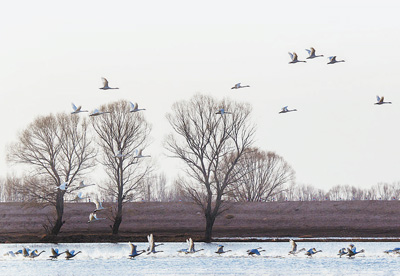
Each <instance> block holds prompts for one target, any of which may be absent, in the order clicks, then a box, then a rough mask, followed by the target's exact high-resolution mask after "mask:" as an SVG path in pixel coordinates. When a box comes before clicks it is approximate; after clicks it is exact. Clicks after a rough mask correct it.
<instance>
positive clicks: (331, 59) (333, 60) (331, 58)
mask: <svg viewBox="0 0 400 276" xmlns="http://www.w3.org/2000/svg"><path fill="white" fill-rule="evenodd" d="M328 59H329V62H328V63H327V64H334V63H338V62H344V60H336V56H332V57H328Z"/></svg>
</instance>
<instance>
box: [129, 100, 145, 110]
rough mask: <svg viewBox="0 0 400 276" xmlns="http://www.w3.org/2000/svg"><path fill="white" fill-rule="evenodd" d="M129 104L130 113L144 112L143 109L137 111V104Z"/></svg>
mask: <svg viewBox="0 0 400 276" xmlns="http://www.w3.org/2000/svg"><path fill="white" fill-rule="evenodd" d="M130 104H131V110H130V112H138V111H142V110H146V109H145V108H141V109H139V105H138V104H137V103H134V104H133V103H131V102H130Z"/></svg>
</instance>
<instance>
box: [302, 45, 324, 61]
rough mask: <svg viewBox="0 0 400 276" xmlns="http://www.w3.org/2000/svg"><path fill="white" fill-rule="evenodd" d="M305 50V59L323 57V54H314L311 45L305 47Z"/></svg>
mask: <svg viewBox="0 0 400 276" xmlns="http://www.w3.org/2000/svg"><path fill="white" fill-rule="evenodd" d="M306 51H307V53H308V57H307V59H312V58H316V57H323V56H324V55H315V49H314V48H313V47H311V48H310V49H306Z"/></svg>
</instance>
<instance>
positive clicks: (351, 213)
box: [0, 201, 400, 243]
mask: <svg viewBox="0 0 400 276" xmlns="http://www.w3.org/2000/svg"><path fill="white" fill-rule="evenodd" d="M103 206H104V207H106V210H102V211H99V212H98V213H97V214H98V215H97V216H98V217H101V218H107V219H106V220H101V221H96V222H93V223H88V219H89V214H90V213H91V212H92V211H93V209H94V204H93V203H67V204H66V205H65V209H64V220H65V224H64V225H63V227H62V228H61V232H60V233H59V235H58V236H57V237H50V236H46V234H45V230H44V227H43V225H49V222H48V219H49V218H50V221H51V218H52V217H53V216H54V208H52V207H50V206H48V207H45V208H43V207H40V206H27V205H25V204H22V203H0V242H3V243H4V242H12V243H14V242H56V243H57V242H123V241H125V242H126V241H129V240H130V241H136V242H141V241H143V242H144V241H147V240H146V239H147V238H146V236H147V235H148V234H149V233H153V234H154V236H155V237H156V239H157V241H184V240H185V239H186V238H188V237H192V238H193V239H195V240H196V241H202V240H203V237H204V228H205V219H204V216H203V214H202V213H201V210H200V208H199V207H198V206H197V205H194V204H192V203H183V202H134V203H126V204H125V205H124V214H123V221H122V224H121V227H120V234H119V235H116V236H113V235H111V227H110V226H111V225H112V222H111V220H110V217H111V208H112V207H113V206H114V203H107V202H106V203H103ZM399 218H400V201H323V202H267V203H258V202H257V203H232V204H230V205H229V209H228V210H227V211H225V212H224V213H223V214H221V215H220V216H219V217H218V218H217V220H216V222H215V225H214V230H213V237H214V238H216V239H218V240H219V241H223V240H230V241H239V240H240V241H243V240H246V241H251V240H257V239H260V238H271V239H270V240H272V241H277V240H278V241H287V240H288V237H297V238H307V240H309V241H312V240H313V238H314V239H315V240H319V241H320V240H323V241H334V240H335V238H342V237H352V238H351V240H353V241H357V238H363V237H370V238H381V239H380V240H379V241H394V240H398V241H400V219H399ZM321 238H323V239H321ZM324 238H325V239H324Z"/></svg>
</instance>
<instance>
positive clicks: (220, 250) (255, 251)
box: [4, 234, 400, 260]
mask: <svg viewBox="0 0 400 276" xmlns="http://www.w3.org/2000/svg"><path fill="white" fill-rule="evenodd" d="M147 240H148V247H147V249H141V250H138V248H137V245H135V244H133V243H131V242H128V246H129V248H130V250H129V252H128V254H127V257H128V259H134V258H136V257H138V256H140V255H142V254H144V253H146V252H147V255H149V254H156V253H160V252H164V251H157V250H156V247H158V246H161V245H164V244H163V243H159V244H156V243H155V240H154V236H153V234H150V235H148V236H147ZM186 243H187V245H188V248H183V249H180V250H178V251H177V252H178V254H179V253H184V254H185V255H186V254H193V253H197V252H199V251H203V250H205V249H204V248H202V249H198V250H196V249H195V245H194V242H193V240H192V238H189V239H187V240H186ZM289 243H290V247H291V250H290V251H289V252H288V255H292V256H298V255H299V253H300V252H304V253H303V256H306V257H310V258H312V257H313V256H314V255H316V254H317V253H319V252H322V250H317V249H316V248H314V247H313V248H310V249H308V250H306V249H305V248H302V249H300V250H297V244H296V242H295V241H294V240H290V241H289ZM224 247H225V246H224V245H217V248H216V251H214V253H215V254H217V255H222V254H225V253H228V252H233V250H231V249H228V250H225V249H224ZM44 252H46V251H45V250H42V251H40V252H38V250H37V249H35V250H31V249H29V248H26V247H24V248H22V249H20V250H17V251H15V252H14V251H8V252H7V253H5V254H4V256H7V257H12V258H14V257H17V256H22V258H28V259H34V258H37V257H39V256H40V255H41V254H42V253H44ZM261 252H267V250H266V249H263V248H262V247H257V248H252V249H248V250H247V251H246V255H248V256H252V257H256V256H261V255H262V254H261ZM79 253H82V251H77V252H76V251H75V250H69V249H65V250H64V251H60V250H59V249H58V248H51V255H50V256H48V257H49V260H57V259H58V257H59V256H61V255H63V254H65V259H67V260H71V259H73V258H74V257H76V256H77V255H78V254H79ZM233 253H235V252H233ZM237 253H240V252H237ZM243 253H244V252H243ZM361 253H365V250H364V249H361V250H360V251H357V249H356V247H355V245H354V244H350V245H349V246H348V247H347V248H344V247H343V248H341V249H340V250H339V253H338V254H337V256H339V258H342V256H346V257H348V258H350V259H352V258H355V256H356V255H358V254H361ZM383 253H386V254H393V255H399V256H400V247H397V248H394V249H390V250H386V251H384V252H383ZM267 257H270V256H268V255H267Z"/></svg>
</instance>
